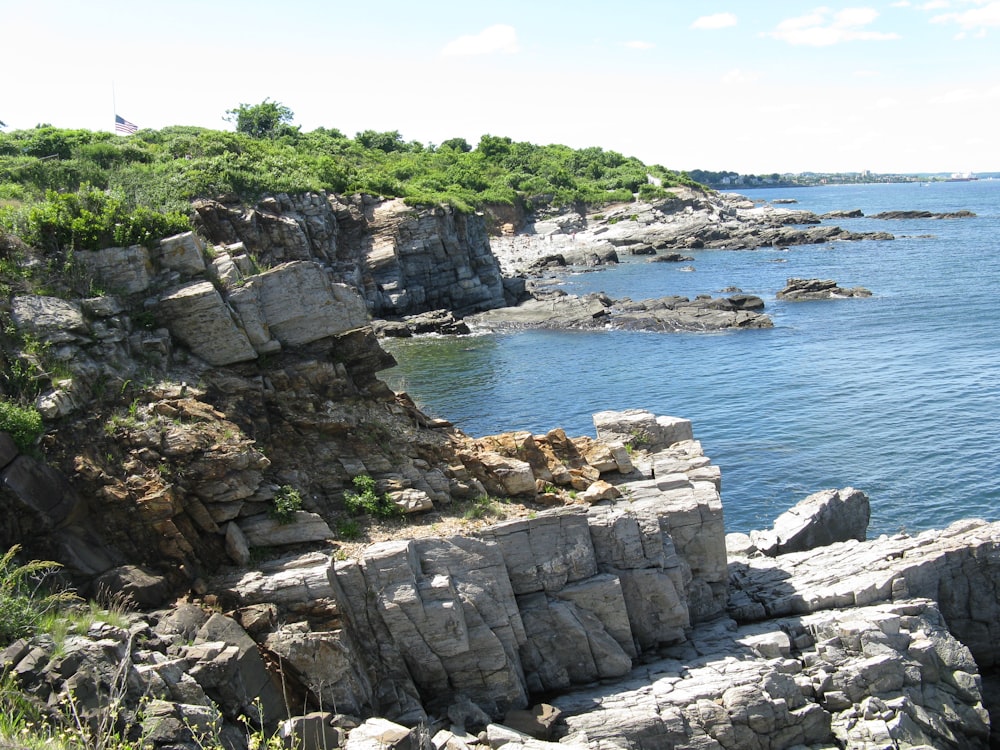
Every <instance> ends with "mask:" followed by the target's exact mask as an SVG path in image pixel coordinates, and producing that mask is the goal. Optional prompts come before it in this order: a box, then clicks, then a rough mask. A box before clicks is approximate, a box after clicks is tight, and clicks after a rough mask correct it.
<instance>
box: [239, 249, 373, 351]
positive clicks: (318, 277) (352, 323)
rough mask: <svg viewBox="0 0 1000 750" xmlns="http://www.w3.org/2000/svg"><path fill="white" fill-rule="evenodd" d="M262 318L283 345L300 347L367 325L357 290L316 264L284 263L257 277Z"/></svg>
mask: <svg viewBox="0 0 1000 750" xmlns="http://www.w3.org/2000/svg"><path fill="white" fill-rule="evenodd" d="M255 280H256V283H258V284H259V285H260V309H261V313H262V315H261V317H262V318H263V320H264V321H265V322H266V324H267V330H269V331H270V333H271V335H272V336H274V337H275V338H276V339H278V340H279V341H280V342H281V343H282V344H283V345H284V346H298V345H300V344H306V343H309V342H311V341H316V340H318V339H321V338H326V337H327V336H335V335H337V334H340V333H344V332H345V331H348V330H351V329H353V328H359V327H361V326H364V325H367V324H368V311H367V309H366V308H365V304H364V301H363V300H362V299H361V297H360V296H359V295H358V293H357V292H356V291H354V290H353V289H352V288H350V287H348V286H347V285H345V284H334V283H331V281H330V277H329V275H328V274H327V272H326V271H325V270H324V269H323V268H322V267H321V266H319V265H318V264H317V263H304V262H295V263H285V264H283V265H280V266H277V267H275V268H272V269H270V270H268V271H265V272H264V273H262V274H260V275H259V276H257V277H255Z"/></svg>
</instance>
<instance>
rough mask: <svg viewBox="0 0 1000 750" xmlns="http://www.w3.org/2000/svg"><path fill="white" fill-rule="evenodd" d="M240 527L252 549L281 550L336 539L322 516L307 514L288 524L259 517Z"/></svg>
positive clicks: (299, 514)
mask: <svg viewBox="0 0 1000 750" xmlns="http://www.w3.org/2000/svg"><path fill="white" fill-rule="evenodd" d="M238 523H239V527H240V531H242V532H243V537H244V539H245V540H246V543H247V544H248V545H249V546H251V547H280V546H282V545H286V544H305V543H307V542H322V541H326V540H327V539H332V538H333V531H332V530H331V529H330V527H329V525H328V524H327V522H326V521H324V520H323V518H322V517H321V516H319V515H317V514H316V513H309V512H307V511H304V510H299V511H295V513H294V514H293V515H292V516H291V517H290V518H289V519H288V520H287V521H286V520H284V519H280V518H274V517H272V516H270V515H267V514H258V515H256V516H250V517H249V518H244V519H241V520H240V521H238Z"/></svg>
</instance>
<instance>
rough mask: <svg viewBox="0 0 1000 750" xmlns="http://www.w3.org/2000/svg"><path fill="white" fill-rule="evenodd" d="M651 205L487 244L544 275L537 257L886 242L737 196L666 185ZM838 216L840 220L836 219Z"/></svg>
mask: <svg viewBox="0 0 1000 750" xmlns="http://www.w3.org/2000/svg"><path fill="white" fill-rule="evenodd" d="M670 193H671V196H672V197H668V198H665V199H663V200H661V201H657V202H656V203H653V204H648V203H642V202H637V203H628V204H621V205H616V206H609V207H605V208H602V209H601V210H600V212H599V213H592V214H587V215H584V214H578V213H575V212H566V213H562V214H558V215H555V216H552V217H536V218H535V220H534V221H533V222H529V223H527V224H526V225H525V227H524V228H523V230H522V232H521V233H520V234H517V235H514V236H509V237H498V238H494V239H493V241H492V246H493V251H494V254H495V255H496V256H497V257H498V258H499V260H500V264H501V267H502V268H503V269H504V272H505V273H507V274H508V275H515V274H518V273H525V274H529V275H537V274H539V273H546V272H547V271H549V270H551V264H550V262H548V261H545V260H543V259H544V258H557V257H558V258H561V263H562V264H570V265H580V266H593V265H602V264H606V263H609V262H616V261H617V260H618V256H619V254H621V255H636V254H638V255H651V256H653V257H654V258H655V257H670V256H673V255H676V254H678V253H683V252H684V251H688V250H697V249H726V250H750V249H754V248H759V247H791V246H795V245H804V244H816V243H825V242H836V241H857V240H891V239H892V235H891V234H888V233H886V232H851V231H848V230H845V229H843V228H841V227H837V226H831V225H822V219H821V217H819V216H817V215H816V214H813V213H811V212H809V211H799V210H792V209H787V208H777V207H774V206H758V205H755V204H754V203H753V202H752V201H750V200H748V199H746V198H745V197H743V196H741V195H735V194H725V193H703V192H701V191H698V190H694V189H691V188H686V187H672V188H670ZM838 218H839V217H838Z"/></svg>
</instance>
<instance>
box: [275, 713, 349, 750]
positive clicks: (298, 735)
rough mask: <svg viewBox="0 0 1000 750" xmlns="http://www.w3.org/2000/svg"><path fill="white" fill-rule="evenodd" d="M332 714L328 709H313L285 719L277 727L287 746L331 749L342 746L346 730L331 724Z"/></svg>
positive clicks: (314, 749)
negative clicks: (302, 714) (301, 714)
mask: <svg viewBox="0 0 1000 750" xmlns="http://www.w3.org/2000/svg"><path fill="white" fill-rule="evenodd" d="M332 720H333V714H331V713H330V712H329V711H313V712H311V713H308V714H305V715H304V716H293V717H291V718H290V719H285V721H283V722H282V723H281V727H280V728H279V729H278V737H280V738H281V739H282V740H283V741H284V742H285V743H286V745H287V746H288V747H295V748H299V750H332V748H338V747H343V746H344V743H345V741H346V740H347V732H345V731H344V730H343V729H341V728H340V727H335V726H333V723H332Z"/></svg>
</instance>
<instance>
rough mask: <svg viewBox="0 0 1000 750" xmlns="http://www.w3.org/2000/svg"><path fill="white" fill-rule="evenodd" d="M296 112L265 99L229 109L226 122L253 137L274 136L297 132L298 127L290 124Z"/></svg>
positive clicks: (225, 118) (239, 131) (237, 130)
mask: <svg viewBox="0 0 1000 750" xmlns="http://www.w3.org/2000/svg"><path fill="white" fill-rule="evenodd" d="M293 117H295V113H294V112H292V110H290V109H289V108H288V107H286V106H285V105H284V104H281V103H280V102H272V101H270V100H269V99H265V100H264V101H262V102H261V103H260V104H240V106H238V107H237V108H236V109H227V110H226V117H224V118H222V119H224V120H225V121H226V122H231V123H234V124H235V125H236V132H237V133H243V134H245V135H248V136H250V137H251V138H274V137H276V136H279V135H285V134H287V133H290V132H295V131H296V130H298V128H294V127H292V125H291V124H290V123H291V121H292V118H293Z"/></svg>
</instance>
